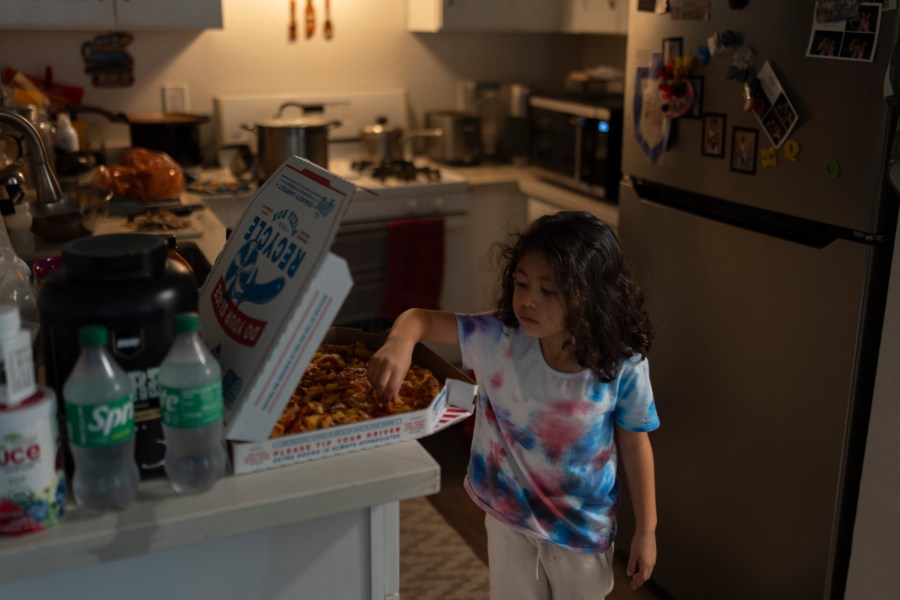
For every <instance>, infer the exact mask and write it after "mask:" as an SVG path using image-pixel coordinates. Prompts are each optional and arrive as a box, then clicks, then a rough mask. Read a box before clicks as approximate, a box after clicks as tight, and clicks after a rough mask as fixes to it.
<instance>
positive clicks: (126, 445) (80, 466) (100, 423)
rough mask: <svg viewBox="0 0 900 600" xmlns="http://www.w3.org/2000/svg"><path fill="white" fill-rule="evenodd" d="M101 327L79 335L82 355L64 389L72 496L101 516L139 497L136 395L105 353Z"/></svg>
mask: <svg viewBox="0 0 900 600" xmlns="http://www.w3.org/2000/svg"><path fill="white" fill-rule="evenodd" d="M108 339H109V332H108V331H107V329H106V327H104V326H102V325H90V326H87V327H82V328H81V329H79V330H78V342H79V344H80V345H81V353H80V354H79V356H78V360H77V361H76V362H75V367H74V368H73V369H72V373H71V374H70V375H69V377H68V378H67V379H66V382H65V385H64V386H63V401H64V404H65V411H66V422H67V424H68V429H69V445H70V447H71V450H72V458H73V460H74V462H75V474H74V477H73V479H72V491H73V492H74V494H75V500H76V502H78V504H79V505H81V506H84V507H86V508H88V509H91V510H94V511H98V512H104V511H106V510H109V509H123V508H125V507H127V506H128V505H129V504H131V503H132V502H134V499H135V497H136V496H137V486H138V480H139V479H140V474H139V472H138V466H137V463H136V462H135V459H134V437H135V436H134V432H135V429H134V392H133V391H132V386H131V380H130V379H129V377H128V375H126V373H125V371H124V370H123V369H122V368H121V367H120V366H119V365H118V364H117V363H116V361H115V360H114V359H113V358H112V356H110V354H109V353H108V352H107V350H106V343H107V341H108Z"/></svg>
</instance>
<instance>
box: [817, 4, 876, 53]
mask: <svg viewBox="0 0 900 600" xmlns="http://www.w3.org/2000/svg"><path fill="white" fill-rule="evenodd" d="M880 25H881V4H879V3H875V2H861V3H860V4H859V13H858V14H857V15H856V16H854V17H851V18H849V19H845V20H840V21H826V22H821V23H820V22H817V20H816V19H813V24H812V32H811V33H810V34H809V45H808V46H807V48H806V55H807V56H811V57H814V58H831V59H837V60H855V61H862V62H872V60H873V59H874V58H875V46H876V44H877V42H878V29H879V27H880Z"/></svg>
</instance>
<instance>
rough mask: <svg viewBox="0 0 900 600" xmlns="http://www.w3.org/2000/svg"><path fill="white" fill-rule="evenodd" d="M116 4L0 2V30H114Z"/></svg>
mask: <svg viewBox="0 0 900 600" xmlns="http://www.w3.org/2000/svg"><path fill="white" fill-rule="evenodd" d="M114 4H115V0H0V29H13V28H15V29H22V28H27V29H41V28H47V29H63V28H65V29H81V28H91V29H94V28H108V27H115V26H116V12H115V6H114Z"/></svg>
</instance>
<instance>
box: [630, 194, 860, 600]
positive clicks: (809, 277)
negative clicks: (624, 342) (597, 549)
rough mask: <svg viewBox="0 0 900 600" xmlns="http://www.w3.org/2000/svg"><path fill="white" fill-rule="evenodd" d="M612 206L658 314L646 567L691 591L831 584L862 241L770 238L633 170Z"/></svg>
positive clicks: (814, 593) (813, 589)
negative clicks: (653, 544)
mask: <svg viewBox="0 0 900 600" xmlns="http://www.w3.org/2000/svg"><path fill="white" fill-rule="evenodd" d="M620 209H621V217H620V219H621V220H620V236H621V240H622V244H623V246H624V248H625V252H626V256H627V257H628V258H629V260H630V261H631V263H632V264H633V265H634V268H635V269H636V272H637V273H638V274H639V275H638V277H639V280H640V281H641V282H642V283H643V286H644V290H645V293H646V297H647V306H648V310H649V312H650V315H651V318H652V320H653V322H654V324H655V328H656V337H655V339H654V342H653V347H652V350H651V352H650V355H649V359H650V367H651V380H652V383H653V388H654V392H655V395H656V400H657V408H658V410H659V415H660V420H661V423H662V426H661V428H660V429H659V430H658V431H656V432H654V433H652V434H651V442H652V444H653V449H654V455H655V458H656V464H657V490H658V506H659V509H658V510H659V527H658V544H659V562H658V564H657V567H656V570H655V571H654V573H653V579H654V581H656V582H657V583H658V584H659V585H660V586H662V587H663V588H664V589H665V590H666V591H667V592H668V593H670V594H671V595H672V596H673V597H675V598H691V599H692V600H703V599H709V600H719V599H721V598H724V597H728V598H729V599H731V600H741V599H747V600H758V599H760V598H792V599H795V598H796V599H799V598H816V599H821V598H827V597H829V595H830V585H831V584H830V583H829V582H830V580H831V578H832V573H831V565H832V564H833V558H834V553H835V543H836V542H835V537H836V535H837V529H836V528H837V521H838V515H840V513H841V508H842V507H841V489H842V483H843V482H842V479H843V476H844V469H845V464H846V461H845V457H846V453H847V438H848V429H849V427H850V423H849V417H850V415H851V414H852V413H853V410H854V405H853V404H854V392H853V390H854V378H855V369H856V367H857V364H856V356H857V345H858V343H859V333H858V331H859V324H860V319H861V311H862V307H863V305H864V300H865V289H866V285H867V273H868V272H869V266H870V261H871V259H872V252H873V251H872V249H871V247H867V246H865V245H863V244H858V243H854V242H849V241H836V242H833V243H831V244H830V245H828V246H827V247H825V248H822V249H816V248H813V247H809V246H806V245H803V244H799V243H795V242H791V241H786V240H783V239H778V238H773V237H770V236H768V235H764V234H761V233H757V232H754V231H748V230H745V229H741V228H738V227H735V226H732V225H726V224H723V223H720V222H717V221H711V220H708V219H706V218H702V217H699V216H695V215H691V214H687V213H684V212H681V211H679V210H675V209H672V208H666V207H663V206H661V205H659V204H654V203H651V202H647V201H643V200H641V199H639V198H638V197H637V194H636V193H635V190H634V189H633V188H632V187H630V186H629V185H625V186H623V188H622V196H621V200H620ZM620 515H621V517H620V518H621V520H622V528H621V532H622V534H623V535H624V536H627V537H623V538H621V547H622V548H627V547H628V543H629V541H628V540H629V539H630V534H631V532H630V528H631V527H633V525H631V524H630V523H629V520H630V519H631V516H630V508H629V507H627V506H626V507H623V509H622V511H621V513H620Z"/></svg>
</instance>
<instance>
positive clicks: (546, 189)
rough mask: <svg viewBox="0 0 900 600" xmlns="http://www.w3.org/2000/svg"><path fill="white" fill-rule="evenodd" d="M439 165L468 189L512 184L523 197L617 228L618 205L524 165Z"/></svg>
mask: <svg viewBox="0 0 900 600" xmlns="http://www.w3.org/2000/svg"><path fill="white" fill-rule="evenodd" d="M442 168H443V169H445V170H447V171H451V172H452V173H454V174H456V175H458V176H459V177H461V178H463V179H465V180H466V182H467V183H468V184H469V189H470V191H471V192H475V193H477V192H479V191H486V190H491V189H495V188H503V187H515V188H517V189H518V191H519V192H520V193H522V194H523V195H524V196H526V197H527V198H530V199H534V200H538V201H540V202H542V203H544V204H546V205H549V206H551V207H553V208H556V209H559V210H586V211H588V212H590V213H591V214H594V215H596V216H597V217H599V218H601V219H603V220H604V221H606V222H607V223H608V224H609V225H610V226H611V227H612V228H613V229H618V226H619V206H618V204H616V203H615V202H610V201H608V200H602V199H599V198H593V197H591V196H588V195H586V194H582V193H579V192H577V191H573V190H569V189H567V188H564V187H562V186H559V185H556V184H553V183H549V182H547V181H544V180H542V179H540V178H538V177H537V176H536V175H534V174H533V173H532V172H531V171H529V170H528V168H527V167H524V166H516V165H511V164H500V163H496V164H494V163H484V164H479V165H473V166H471V167H461V166H456V165H453V166H446V167H442Z"/></svg>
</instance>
